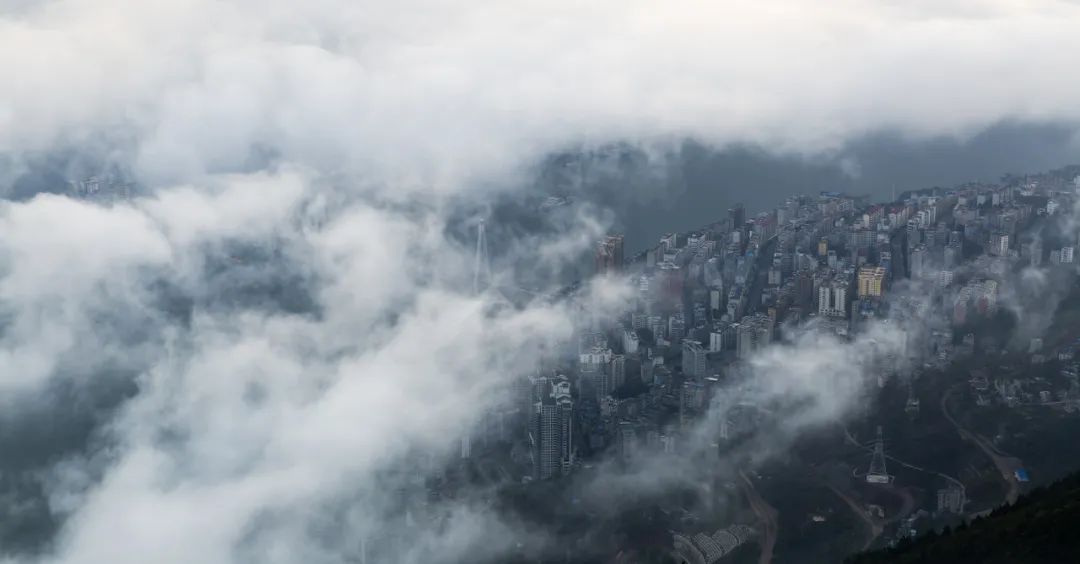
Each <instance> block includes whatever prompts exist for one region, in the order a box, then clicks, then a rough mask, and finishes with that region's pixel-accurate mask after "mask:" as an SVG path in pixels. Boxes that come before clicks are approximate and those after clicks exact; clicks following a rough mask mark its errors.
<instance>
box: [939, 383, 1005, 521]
mask: <svg viewBox="0 0 1080 564" xmlns="http://www.w3.org/2000/svg"><path fill="white" fill-rule="evenodd" d="M955 390H956V386H953V387H951V388H949V389H948V390H946V391H945V393H944V394H942V395H941V412H942V413H943V414H944V415H945V418H946V419H948V420H949V423H952V425H953V427H956V432H957V433H959V434H960V437H961V438H962V439H964V440H965V441H968V442H970V443H974V444H975V446H977V447H979V450H981V451H983V453H985V454H986V456H988V457H990V460H991V461H993V463H994V466H995V467H997V470H998V473H999V474H1001V479H1002V480H1004V481H1005V487H1006V491H1005V503H1006V504H1009V505H1012V504H1013V503H1016V499H1017V498H1018V497H1020V484H1019V483H1018V482H1017V481H1016V478H1015V477H1014V474H1013V473H1014V472H1016V471H1017V470H1019V469H1021V468H1023V463H1022V462H1021V461H1020V459H1019V458H1016V457H1015V456H1009V455H1007V454H1004V453H1002V452H1001V451H1000V450H998V449H997V447H995V446H994V445H993V443H991V442H990V440H989V439H987V438H986V437H983V436H982V435H978V434H976V433H973V432H971V431H969V430H967V429H965V428H964V427H962V426H961V425H960V422H959V421H957V420H956V419H955V418H953V416H952V414H951V413H949V405H948V404H949V397H950V396H951V395H952V393H953V391H955Z"/></svg>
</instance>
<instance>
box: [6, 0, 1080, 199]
mask: <svg viewBox="0 0 1080 564" xmlns="http://www.w3.org/2000/svg"><path fill="white" fill-rule="evenodd" d="M1078 23H1080V6H1078V5H1077V4H1076V3H1073V2H1065V1H1052V0H1040V1H1037V2H1011V1H999V2H964V1H951V2H934V3H915V4H912V3H906V2H887V1H882V0H879V1H872V2H857V1H845V0H834V1H830V2H812V3H807V2H796V1H793V0H766V1H760V0H757V1H752V2H750V1H746V2H742V1H738V2H723V3H715V2H700V1H693V0H681V1H677V2H667V3H663V4H662V5H658V4H656V3H655V2H641V1H631V2H594V3H588V4H586V5H582V4H581V3H580V2H564V1H555V2H543V3H535V2H509V3H507V2H492V1H480V2H469V3H449V2H440V1H434V0H409V1H405V2H394V3H389V4H388V3H385V2H341V1H336V0H320V1H314V2H304V3H295V2H284V1H278V0H273V1H270V2H266V1H259V2H255V1H233V2H213V1H210V0H170V1H165V2H154V3H151V4H148V3H145V2H136V1H128V0H106V1H104V2H103V1H101V0H97V1H90V0H58V1H53V2H43V3H40V4H38V5H37V6H36V7H35V8H33V9H24V10H20V11H15V12H13V13H12V14H11V15H9V16H7V17H2V16H0V31H2V33H0V72H3V73H4V75H5V76H8V77H10V78H11V79H10V80H9V86H8V87H7V88H5V89H4V91H3V92H2V93H0V148H2V149H4V150H15V151H21V150H27V149H40V148H47V147H51V146H54V145H55V144H57V143H61V142H65V143H77V142H78V140H80V139H88V138H91V135H92V134H98V135H106V136H108V137H109V138H111V139H114V140H125V141H127V142H128V145H127V149H128V150H129V151H130V152H131V153H132V154H131V155H130V158H131V159H133V160H134V162H136V163H137V170H138V171H139V172H140V173H141V176H142V177H143V178H145V179H150V180H159V179H160V180H170V181H175V180H186V179H188V178H190V177H192V176H193V175H197V174H201V173H203V172H206V171H222V170H225V171H228V170H235V169H237V168H238V167H241V166H243V165H244V163H245V162H246V161H247V160H248V159H249V157H250V152H251V148H252V145H255V144H258V145H262V146H272V147H274V148H276V149H278V150H279V151H280V152H281V154H283V155H284V156H285V158H286V159H287V160H291V161H298V162H302V163H305V164H307V165H310V166H313V167H315V168H316V169H319V170H348V171H351V172H355V173H360V174H363V175H364V176H366V177H367V178H368V179H369V180H370V181H371V182H373V183H383V182H388V181H392V182H394V183H395V188H396V189H397V190H399V191H400V190H403V189H404V188H405V187H414V188H416V187H422V188H431V187H433V186H434V187H440V186H447V185H452V186H457V185H460V184H461V183H465V182H469V181H476V180H479V179H483V178H485V177H486V175H488V174H491V173H496V172H506V171H507V170H509V169H511V168H512V167H513V166H514V165H517V164H519V163H520V162H521V161H522V160H527V159H529V158H533V157H535V156H536V155H537V154H540V153H542V152H543V151H545V150H549V149H552V148H553V147H559V146H561V145H564V144H568V143H577V142H598V143H599V142H607V141H609V140H611V139H632V140H646V141H650V140H651V141H656V140H664V139H667V138H671V137H681V136H685V135H694V136H697V137H700V138H702V139H704V140H706V141H709V142H713V143H720V144H722V143H726V142H733V141H735V142H739V141H751V142H760V143H763V144H766V145H767V146H768V147H770V148H773V149H778V150H796V151H817V150H821V149H829V148H835V147H837V146H838V145H839V144H840V143H842V142H843V141H844V140H846V139H849V138H851V137H852V136H855V135H859V134H863V133H866V132H868V131H874V130H877V129H880V128H895V129H897V130H899V131H901V132H904V133H907V134H910V135H916V136H919V135H939V134H946V135H960V136H963V135H968V134H972V133H974V132H977V131H978V130H980V129H981V128H984V127H987V126H989V125H991V124H994V123H996V122H999V121H1002V120H1018V121H1031V120H1034V121H1042V120H1047V121H1062V120H1066V121H1076V120H1078V119H1080V110H1077V106H1076V104H1075V103H1074V101H1075V100H1076V99H1078V98H1080V80H1078V79H1077V78H1076V73H1075V69H1074V68H1073V67H1074V63H1075V61H1074V57H1073V55H1072V54H1073V53H1076V52H1078V51H1080V36H1078V35H1077V34H1076V33H1075V30H1076V28H1077V25H1078ZM118 143H119V141H118Z"/></svg>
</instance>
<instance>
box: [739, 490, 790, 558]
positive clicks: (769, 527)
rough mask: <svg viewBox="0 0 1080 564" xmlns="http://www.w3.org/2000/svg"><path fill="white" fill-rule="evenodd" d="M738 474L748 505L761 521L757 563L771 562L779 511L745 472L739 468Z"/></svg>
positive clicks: (777, 529) (778, 525)
mask: <svg viewBox="0 0 1080 564" xmlns="http://www.w3.org/2000/svg"><path fill="white" fill-rule="evenodd" d="M739 476H740V477H742V479H743V483H744V484H745V485H744V487H743V491H745V492H746V499H747V500H749V501H750V507H751V508H752V509H753V510H754V514H756V515H757V517H758V521H760V522H761V528H762V541H761V557H760V558H759V559H758V564H771V563H772V559H773V551H774V550H775V549H776V535H777V533H778V532H779V530H780V524H779V522H778V517H779V515H780V512H779V511H777V510H776V508H775V507H773V506H771V505H769V503H768V502H766V501H765V499H764V498H762V497H761V494H759V493H758V491H757V488H755V487H754V483H753V482H752V481H750V478H749V477H748V476H747V475H746V472H743V471H742V470H740V471H739Z"/></svg>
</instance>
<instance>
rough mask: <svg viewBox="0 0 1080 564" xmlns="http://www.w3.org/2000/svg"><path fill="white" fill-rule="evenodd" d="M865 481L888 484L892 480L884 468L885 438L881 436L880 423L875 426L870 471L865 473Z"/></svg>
mask: <svg viewBox="0 0 1080 564" xmlns="http://www.w3.org/2000/svg"><path fill="white" fill-rule="evenodd" d="M866 481H867V482H869V483H871V484H888V483H890V482H892V476H890V475H889V472H888V471H887V470H886V469H885V440H884V439H882V438H881V425H878V428H877V439H875V440H874V454H873V456H872V457H871V458H870V471H869V472H867V473H866Z"/></svg>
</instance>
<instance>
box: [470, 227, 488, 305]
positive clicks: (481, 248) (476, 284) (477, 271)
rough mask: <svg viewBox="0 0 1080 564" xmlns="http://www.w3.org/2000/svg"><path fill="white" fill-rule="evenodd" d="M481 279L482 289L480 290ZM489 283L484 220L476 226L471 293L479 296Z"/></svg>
mask: <svg viewBox="0 0 1080 564" xmlns="http://www.w3.org/2000/svg"><path fill="white" fill-rule="evenodd" d="M481 278H483V282H482V283H483V286H484V287H483V288H481ZM489 283H491V263H490V262H489V259H488V248H487V232H486V230H485V229H484V220H483V219H481V220H480V224H479V225H477V226H476V264H475V265H474V268H473V292H474V293H476V294H479V293H480V291H481V290H483V289H485V288H486V287H487V285H488V284H489Z"/></svg>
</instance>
